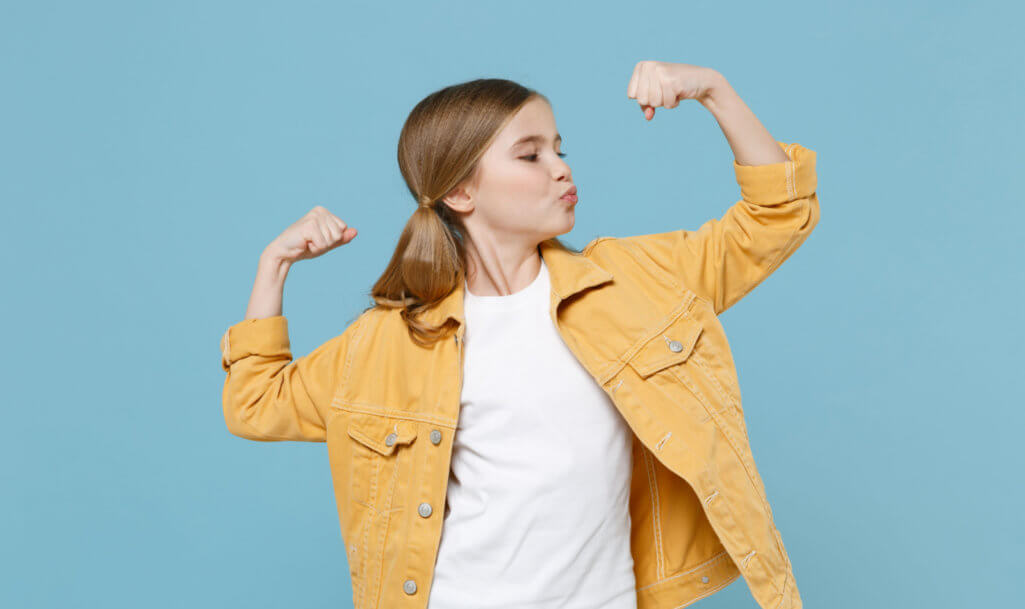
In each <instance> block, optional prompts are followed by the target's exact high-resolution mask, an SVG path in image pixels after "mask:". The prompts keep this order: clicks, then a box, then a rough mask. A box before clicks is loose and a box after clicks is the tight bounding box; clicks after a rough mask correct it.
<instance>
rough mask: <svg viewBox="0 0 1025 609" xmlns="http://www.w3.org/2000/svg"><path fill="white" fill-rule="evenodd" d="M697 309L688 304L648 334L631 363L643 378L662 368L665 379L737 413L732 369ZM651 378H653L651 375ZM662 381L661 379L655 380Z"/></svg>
mask: <svg viewBox="0 0 1025 609" xmlns="http://www.w3.org/2000/svg"><path fill="white" fill-rule="evenodd" d="M708 323H714V322H710V321H705V320H703V319H702V317H701V316H700V312H699V311H698V310H697V309H694V308H691V309H688V310H687V311H684V312H683V313H681V314H680V315H679V316H678V317H676V318H675V319H674V320H673V321H671V322H670V323H669V324H668V325H667V326H666V327H665V328H664V329H663V330H662V331H661V332H657V333H656V334H655V335H654V336H652V337H651V338H649V339H648V340H647V341H646V342H645V343H644V345H642V346H641V348H640V349H638V350H637V352H636V353H635V354H634V356H633V357H632V358H630V361H629V364H630V367H631V368H633V369H634V371H635V372H637V374H638V375H640V377H641V378H643V379H648V378H649V377H651V376H652V375H654V374H657V373H659V372H663V371H664V372H665V375H664V376H665V379H664V381H665V382H668V383H671V384H675V385H678V386H679V389H680V390H681V391H683V392H685V393H686V394H688V395H690V396H693V397H694V398H697V399H698V400H699V401H700V402H701V403H702V404H703V405H704V407H705V408H706V409H707V410H709V411H710V412H711V411H714V412H719V413H729V414H731V415H734V416H736V415H739V414H740V413H741V412H742V409H741V407H740V395H739V390H738V388H737V386H736V383H735V382H733V381H731V379H732V378H734V377H733V373H732V371H731V370H728V369H725V368H724V366H726V364H725V363H724V358H723V357H722V356H721V355H719V351H718V349H717V347H716V345H714V344H713V343H714V340H713V339H714V336H713V334H714V332H713V333H710V329H709V328H707V327H706V324H708ZM652 380H654V379H652ZM657 382H658V383H659V384H664V382H663V379H659V380H658V381H657Z"/></svg>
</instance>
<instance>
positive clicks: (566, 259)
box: [421, 239, 613, 326]
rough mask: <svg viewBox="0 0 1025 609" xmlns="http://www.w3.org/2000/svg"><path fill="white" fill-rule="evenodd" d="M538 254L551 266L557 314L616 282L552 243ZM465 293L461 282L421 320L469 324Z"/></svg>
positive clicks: (583, 258) (541, 246)
mask: <svg viewBox="0 0 1025 609" xmlns="http://www.w3.org/2000/svg"><path fill="white" fill-rule="evenodd" d="M538 251H539V253H540V254H541V257H542V258H543V259H544V261H545V264H546V265H547V266H548V275H549V278H550V279H551V283H552V299H553V300H552V307H553V310H554V309H555V307H557V306H558V304H559V302H562V301H563V300H566V299H567V298H569V297H570V296H573V295H574V294H576V293H577V292H581V291H583V290H585V289H587V288H590V287H594V286H597V285H601V284H603V283H606V282H608V281H612V278H613V276H612V273H610V272H609V271H607V270H605V269H604V268H602V267H600V266H598V264H597V263H595V262H594V261H593V260H591V259H590V258H588V257H587V256H585V255H583V254H582V253H581V254H577V253H575V252H571V251H568V250H564V249H562V248H561V247H559V246H558V245H556V244H555V243H553V241H552V240H551V239H546V240H545V241H542V242H541V243H540V244H539V245H538ZM463 290H464V287H463V284H462V282H460V283H459V285H457V286H456V287H455V289H453V290H452V291H451V292H449V294H448V296H445V297H444V298H443V299H441V301H439V302H438V304H437V305H435V306H433V307H431V308H430V309H428V310H426V311H424V312H423V314H422V315H421V319H422V320H424V321H425V322H427V323H429V324H431V325H433V326H440V325H441V324H442V323H444V322H445V321H446V320H447V319H448V318H450V317H451V318H452V319H455V320H456V321H458V322H459V324H460V325H462V324H463V323H464V322H465V319H464V317H463Z"/></svg>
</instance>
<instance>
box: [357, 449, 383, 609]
mask: <svg viewBox="0 0 1025 609" xmlns="http://www.w3.org/2000/svg"><path fill="white" fill-rule="evenodd" d="M373 464H374V475H373V476H371V477H370V497H369V500H370V503H376V502H377V475H378V470H379V468H380V463H378V462H377V461H376V460H374V461H373ZM376 512H377V510H376V509H374V510H373V512H371V513H369V514H366V515H364V516H363V539H362V542H361V547H362V548H363V551H362V552H360V570H359V572H360V578H359V582H357V585H358V586H359V588H358V592H359V604H360V605H362V604H363V598H364V596H365V595H366V587H367V578H368V577H369V573H367V555H368V554H369V552H368V550H369V548H367V538H368V537H369V536H370V522H371V520H373V519H374V518H375V517H376Z"/></svg>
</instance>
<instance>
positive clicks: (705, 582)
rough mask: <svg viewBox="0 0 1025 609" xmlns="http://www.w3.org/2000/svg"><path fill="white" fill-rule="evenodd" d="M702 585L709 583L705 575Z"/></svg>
mask: <svg viewBox="0 0 1025 609" xmlns="http://www.w3.org/2000/svg"><path fill="white" fill-rule="evenodd" d="M701 583H703V584H707V583H708V576H707V575H705V576H704V577H702V578H701Z"/></svg>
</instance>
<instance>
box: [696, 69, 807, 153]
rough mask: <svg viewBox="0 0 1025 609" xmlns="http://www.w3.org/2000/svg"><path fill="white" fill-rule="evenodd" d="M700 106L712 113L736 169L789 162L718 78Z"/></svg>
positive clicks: (720, 78) (748, 111) (772, 139)
mask: <svg viewBox="0 0 1025 609" xmlns="http://www.w3.org/2000/svg"><path fill="white" fill-rule="evenodd" d="M701 104H702V105H703V106H704V107H705V108H707V109H708V111H709V112H711V113H712V116H714V117H715V120H716V122H717V123H719V128H720V129H722V132H723V135H725V136H726V140H727V141H728V142H729V144H730V148H731V149H732V150H733V156H734V158H736V160H737V163H738V164H740V165H768V164H770V163H782V162H784V161H787V160H789V159H788V158H787V155H786V153H785V152H783V149H782V148H780V145H779V143H777V141H776V139H775V138H774V137H772V134H770V133H769V131H768V129H766V128H765V126H764V125H762V123H761V121H759V120H758V117H757V116H755V115H754V112H752V111H751V109H750V108H748V107H747V104H745V103H744V100H742V99H741V98H740V96H739V95H737V92H736V91H734V90H733V87H732V86H730V83H729V82H727V81H726V79H725V78H724V77H723V76H722V75H721V74H720V75H719V76H718V77H717V78H716V84H715V85H714V86H713V87H712V88H711V89H710V91H709V93H708V95H707V96H706V97H705V98H704V99H702V100H701Z"/></svg>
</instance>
